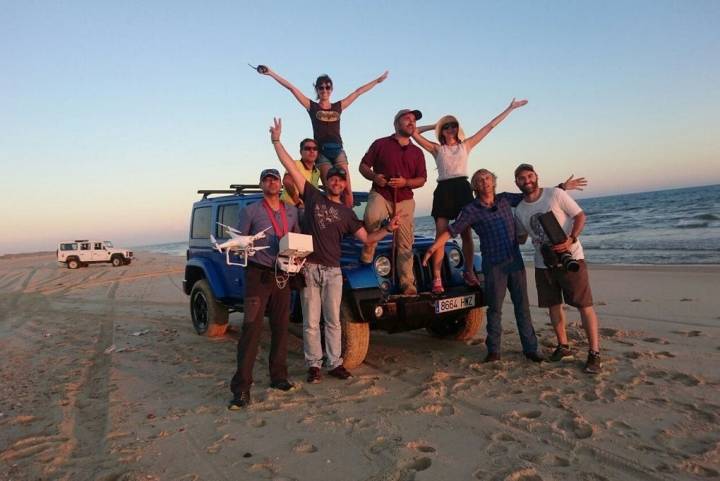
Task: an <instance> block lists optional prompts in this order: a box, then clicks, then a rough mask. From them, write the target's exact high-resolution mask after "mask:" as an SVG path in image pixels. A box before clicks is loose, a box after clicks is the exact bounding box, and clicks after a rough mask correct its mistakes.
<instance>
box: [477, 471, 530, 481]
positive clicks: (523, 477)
mask: <svg viewBox="0 0 720 481" xmlns="http://www.w3.org/2000/svg"><path fill="white" fill-rule="evenodd" d="M475 477H476V478H478V479H487V478H479V477H478V475H477V473H476V474H475ZM492 479H502V480H503V481H544V478H543V477H542V476H540V473H538V472H537V470H536V469H535V468H521V469H513V470H511V471H502V472H500V473H498V474H496V475H495V476H494V477H493V478H492Z"/></svg>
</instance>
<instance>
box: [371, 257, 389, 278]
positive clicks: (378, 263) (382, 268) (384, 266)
mask: <svg viewBox="0 0 720 481" xmlns="http://www.w3.org/2000/svg"><path fill="white" fill-rule="evenodd" d="M373 267H375V272H377V275H379V276H382V277H387V276H388V275H389V274H390V269H391V265H390V259H388V258H387V257H385V256H377V257H376V258H375V262H374V263H373Z"/></svg>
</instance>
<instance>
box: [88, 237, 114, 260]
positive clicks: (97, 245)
mask: <svg viewBox="0 0 720 481" xmlns="http://www.w3.org/2000/svg"><path fill="white" fill-rule="evenodd" d="M92 248H93V249H92V260H93V262H107V261H109V260H110V254H109V253H108V251H106V250H105V246H104V245H103V243H102V242H93V243H92Z"/></svg>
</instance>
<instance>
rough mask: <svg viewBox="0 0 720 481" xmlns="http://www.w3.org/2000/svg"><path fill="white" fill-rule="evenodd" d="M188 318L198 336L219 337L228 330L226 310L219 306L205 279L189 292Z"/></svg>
mask: <svg viewBox="0 0 720 481" xmlns="http://www.w3.org/2000/svg"><path fill="white" fill-rule="evenodd" d="M190 316H191V317H192V323H193V327H194V328H195V331H196V332H197V333H198V334H200V335H203V334H204V335H206V336H207V337H220V336H223V335H225V331H226V330H227V328H228V309H227V307H225V306H224V305H222V304H220V303H219V302H218V301H217V299H215V295H213V293H212V289H210V285H209V284H208V282H207V281H206V280H205V279H201V280H199V281H197V282H196V283H195V284H194V285H193V288H192V291H191V292H190Z"/></svg>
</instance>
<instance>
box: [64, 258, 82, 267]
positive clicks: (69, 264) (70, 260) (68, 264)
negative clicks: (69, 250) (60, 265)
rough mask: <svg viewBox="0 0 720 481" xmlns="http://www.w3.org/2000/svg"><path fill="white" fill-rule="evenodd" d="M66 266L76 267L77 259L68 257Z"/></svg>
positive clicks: (77, 265) (77, 264)
mask: <svg viewBox="0 0 720 481" xmlns="http://www.w3.org/2000/svg"><path fill="white" fill-rule="evenodd" d="M67 267H68V269H77V268H78V267H80V261H79V260H77V259H68V261H67Z"/></svg>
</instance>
